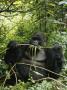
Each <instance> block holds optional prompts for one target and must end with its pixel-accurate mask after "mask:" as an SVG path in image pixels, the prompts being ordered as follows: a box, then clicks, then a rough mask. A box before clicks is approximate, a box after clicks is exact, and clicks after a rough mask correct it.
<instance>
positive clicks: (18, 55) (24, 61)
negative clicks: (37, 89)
mask: <svg viewBox="0 0 67 90" xmlns="http://www.w3.org/2000/svg"><path fill="white" fill-rule="evenodd" d="M45 42H46V41H45V38H44V35H43V33H41V32H38V33H36V34H35V35H34V36H32V38H31V39H30V40H29V42H28V43H25V44H23V45H22V44H18V43H17V42H16V41H10V42H9V44H8V45H7V50H6V54H5V56H4V60H5V62H6V63H7V64H8V65H11V66H13V65H14V64H15V63H16V66H15V67H14V70H15V72H16V75H17V78H18V79H20V80H21V81H24V82H26V81H28V79H29V78H30V77H32V78H33V79H34V80H38V79H41V78H43V77H48V76H49V77H52V78H55V79H57V78H58V77H59V75H57V74H59V73H60V72H61V69H62V66H63V52H62V47H61V46H60V45H58V44H57V45H54V46H53V47H52V48H44V47H43V46H44V43H45ZM6 82H9V83H10V84H13V83H15V75H14V74H12V75H11V79H9V80H7V81H6Z"/></svg>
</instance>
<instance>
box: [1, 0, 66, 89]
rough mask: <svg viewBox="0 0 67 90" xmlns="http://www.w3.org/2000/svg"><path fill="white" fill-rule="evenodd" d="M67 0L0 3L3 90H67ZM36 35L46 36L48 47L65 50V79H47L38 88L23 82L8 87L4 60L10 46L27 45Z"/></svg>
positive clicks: (29, 0) (18, 0)
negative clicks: (11, 42)
mask: <svg viewBox="0 0 67 90" xmlns="http://www.w3.org/2000/svg"><path fill="white" fill-rule="evenodd" d="M66 11H67V0H64V1H61V0H0V85H1V86H0V90H26V89H27V90H34V89H36V90H66V88H67V12H66ZM36 31H42V32H44V35H46V37H47V46H48V47H52V46H53V45H54V44H55V43H59V44H61V45H62V47H63V53H64V61H65V62H64V67H63V70H62V73H61V74H60V75H62V77H61V76H60V78H59V79H58V80H53V79H51V80H52V81H50V80H48V81H46V80H47V79H45V80H44V81H43V82H41V83H39V82H37V83H36V84H32V83H23V82H21V81H20V82H19V83H18V84H17V85H16V86H9V87H4V82H5V80H3V79H4V78H3V79H1V78H2V77H3V76H4V75H6V76H8V78H9V77H10V75H9V71H8V70H7V69H8V66H7V65H5V62H4V61H3V57H4V54H5V50H6V46H7V43H8V42H9V41H10V40H16V41H18V42H19V43H23V42H26V41H27V40H29V39H30V37H31V36H32V35H33V33H34V32H36Z"/></svg>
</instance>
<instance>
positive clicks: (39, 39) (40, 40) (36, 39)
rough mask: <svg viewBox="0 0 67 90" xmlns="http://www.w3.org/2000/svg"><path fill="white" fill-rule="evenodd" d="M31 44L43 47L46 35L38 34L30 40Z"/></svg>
mask: <svg viewBox="0 0 67 90" xmlns="http://www.w3.org/2000/svg"><path fill="white" fill-rule="evenodd" d="M30 44H32V45H34V46H38V45H40V46H42V45H43V44H44V35H43V33H41V32H38V33H36V34H35V35H34V36H33V37H32V39H31V40H30Z"/></svg>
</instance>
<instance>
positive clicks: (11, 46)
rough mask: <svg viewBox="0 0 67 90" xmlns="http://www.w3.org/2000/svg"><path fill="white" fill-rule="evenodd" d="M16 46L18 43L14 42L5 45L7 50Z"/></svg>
mask: <svg viewBox="0 0 67 90" xmlns="http://www.w3.org/2000/svg"><path fill="white" fill-rule="evenodd" d="M17 45H18V43H17V42H16V41H14V40H12V41H10V42H9V43H8V45H7V48H15V47H16V46H17Z"/></svg>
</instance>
